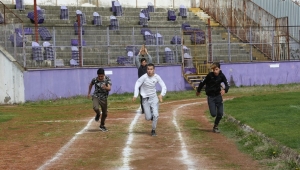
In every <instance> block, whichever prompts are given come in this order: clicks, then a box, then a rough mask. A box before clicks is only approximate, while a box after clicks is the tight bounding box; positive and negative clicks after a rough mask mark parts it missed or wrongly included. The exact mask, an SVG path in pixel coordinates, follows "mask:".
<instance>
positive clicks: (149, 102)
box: [132, 63, 167, 136]
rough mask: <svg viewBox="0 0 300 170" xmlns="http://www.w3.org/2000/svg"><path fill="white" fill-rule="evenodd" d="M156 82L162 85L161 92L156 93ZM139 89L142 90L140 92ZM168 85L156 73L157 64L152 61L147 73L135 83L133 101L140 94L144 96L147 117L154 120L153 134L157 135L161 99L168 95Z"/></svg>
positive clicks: (143, 101)
mask: <svg viewBox="0 0 300 170" xmlns="http://www.w3.org/2000/svg"><path fill="white" fill-rule="evenodd" d="M156 83H159V85H160V86H161V93H160V94H159V95H158V96H157V94H156ZM139 90H141V91H140V92H139ZM166 92H167V87H166V85H165V83H164V81H163V80H162V79H161V77H160V76H159V75H158V74H155V66H154V64H152V63H150V64H148V65H147V74H144V75H143V76H141V77H140V78H139V79H138V80H137V81H136V83H135V87H134V96H133V98H132V101H135V100H136V98H137V97H138V95H139V94H141V96H142V98H143V99H142V103H143V106H144V111H145V119H146V120H152V131H151V135H152V136H156V132H155V130H156V125H157V120H158V116H159V114H158V107H159V101H160V102H162V101H163V100H162V98H163V96H164V95H166Z"/></svg>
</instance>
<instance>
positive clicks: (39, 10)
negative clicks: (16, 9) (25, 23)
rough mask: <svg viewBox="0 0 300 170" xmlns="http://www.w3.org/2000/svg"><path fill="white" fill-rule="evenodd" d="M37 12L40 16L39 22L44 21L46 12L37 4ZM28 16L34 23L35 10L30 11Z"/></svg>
mask: <svg viewBox="0 0 300 170" xmlns="http://www.w3.org/2000/svg"><path fill="white" fill-rule="evenodd" d="M37 14H38V18H37V20H38V24H41V23H43V22H44V12H43V10H42V9H41V8H40V7H39V6H37ZM27 18H29V19H30V21H31V22H32V23H34V11H31V12H28V14H27Z"/></svg>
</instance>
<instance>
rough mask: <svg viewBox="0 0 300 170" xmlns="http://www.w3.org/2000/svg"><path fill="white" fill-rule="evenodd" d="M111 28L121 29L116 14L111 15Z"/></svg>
mask: <svg viewBox="0 0 300 170" xmlns="http://www.w3.org/2000/svg"><path fill="white" fill-rule="evenodd" d="M109 30H119V21H118V19H117V18H116V17H115V16H110V25H109Z"/></svg>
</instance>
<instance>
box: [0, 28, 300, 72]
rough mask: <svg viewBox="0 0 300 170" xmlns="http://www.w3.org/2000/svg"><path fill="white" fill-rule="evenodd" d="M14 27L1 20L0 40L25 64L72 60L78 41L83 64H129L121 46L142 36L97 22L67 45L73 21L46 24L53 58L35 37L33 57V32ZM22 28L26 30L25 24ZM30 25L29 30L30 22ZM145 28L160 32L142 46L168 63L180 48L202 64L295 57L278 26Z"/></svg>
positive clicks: (135, 44) (137, 43)
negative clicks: (61, 24)
mask: <svg viewBox="0 0 300 170" xmlns="http://www.w3.org/2000/svg"><path fill="white" fill-rule="evenodd" d="M21 28H22V27H21ZM21 28H17V29H21ZM14 29H16V24H14V25H10V24H7V25H4V26H2V27H0V33H1V35H0V39H1V42H0V44H1V45H2V46H3V47H4V48H5V49H6V50H7V51H8V52H9V53H10V54H11V55H12V56H14V58H15V59H16V60H17V61H18V62H19V63H20V64H21V65H22V66H24V67H26V68H41V67H56V66H64V67H69V66H72V65H71V64H70V60H71V59H72V47H73V46H75V47H77V48H79V47H81V49H82V50H81V53H82V54H81V57H82V60H81V61H82V66H84V67H88V66H100V65H107V66H124V65H134V60H133V57H130V56H128V55H127V52H128V51H127V50H126V47H129V46H131V49H134V50H136V51H133V53H135V54H137V53H136V52H138V51H139V49H140V48H141V46H142V44H144V43H146V42H148V41H145V38H144V36H143V35H142V34H141V30H140V28H133V27H127V28H121V29H120V30H115V31H112V30H109V29H108V28H103V27H101V28H100V27H99V28H98V27H88V28H87V27H86V28H85V29H84V30H85V33H84V34H83V35H82V38H81V40H82V42H81V44H82V46H80V43H78V44H77V45H73V46H72V45H71V42H72V40H77V41H78V35H75V34H74V32H73V31H70V30H73V29H74V28H73V27H70V28H68V27H52V28H48V30H49V32H50V33H51V36H52V38H51V40H49V41H48V42H49V43H50V44H51V45H52V46H51V47H52V48H53V51H54V59H53V60H50V61H49V60H47V58H46V56H45V54H44V53H45V48H44V47H43V43H44V42H45V41H43V40H39V45H40V47H41V48H42V55H43V59H42V60H38V61H37V60H34V58H33V51H32V49H33V47H32V42H34V40H33V39H34V37H35V36H34V35H32V34H25V32H24V31H23V32H22V34H21V35H18V34H17V33H16V32H15V31H14ZM23 29H28V30H30V29H29V28H28V27H26V28H23ZM31 29H32V30H33V28H31ZM150 29H151V30H152V34H157V33H160V34H161V35H162V40H161V41H160V43H159V40H158V39H157V38H154V40H153V42H150V44H146V48H147V49H148V51H149V54H150V55H151V56H152V58H153V62H154V63H155V64H160V65H173V64H181V63H183V64H184V65H186V64H185V63H184V61H185V60H186V59H185V58H184V54H185V53H188V54H189V56H190V57H191V58H192V59H193V60H194V61H197V62H198V63H203V64H205V63H209V62H214V61H221V62H254V61H255V62H259V61H267V60H270V61H282V60H299V59H300V58H299V56H300V51H299V50H298V49H299V43H297V42H294V41H291V42H289V43H286V41H287V40H286V39H282V37H285V36H280V35H278V34H277V32H278V31H276V30H280V29H283V28H278V27H243V29H241V28H239V27H223V26H220V27H209V26H207V27H206V28H204V29H203V28H202V30H200V32H202V34H201V36H202V37H199V31H193V32H184V31H181V28H150ZM241 31H242V33H241ZM180 34H181V35H180ZM237 35H239V37H238V36H237ZM18 36H21V37H22V38H23V40H22V43H19V44H18V41H17V38H18ZM175 36H178V37H180V38H181V41H180V42H179V43H175V44H172V43H171V42H170V41H171V40H172V38H173V37H175ZM9 37H12V38H9ZM241 37H243V38H241ZM12 40H13V43H12V42H11V41H12ZM175 41H176V40H175ZM151 43H152V44H151ZM165 48H170V49H171V51H172V53H173V54H172V56H173V58H172V60H169V59H170V58H168V57H167V56H166V55H165ZM119 57H123V58H125V59H126V62H125V63H119V62H118V59H119ZM188 60H189V59H188ZM58 61H60V63H59V64H57V62H58ZM61 63H62V64H61ZM78 66H79V65H78Z"/></svg>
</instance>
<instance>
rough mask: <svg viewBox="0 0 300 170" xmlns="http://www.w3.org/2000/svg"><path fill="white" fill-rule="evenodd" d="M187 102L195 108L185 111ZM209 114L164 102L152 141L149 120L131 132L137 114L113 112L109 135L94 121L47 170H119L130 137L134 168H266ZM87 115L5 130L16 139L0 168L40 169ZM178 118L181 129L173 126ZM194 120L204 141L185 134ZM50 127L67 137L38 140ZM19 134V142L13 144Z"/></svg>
mask: <svg viewBox="0 0 300 170" xmlns="http://www.w3.org/2000/svg"><path fill="white" fill-rule="evenodd" d="M195 102H198V103H195ZM200 102H202V104H200ZM189 103H195V104H191V105H189V106H183V105H184V104H189ZM136 106H137V105H136ZM180 107H181V108H180ZM207 109H208V107H207V104H206V101H205V99H204V98H201V99H192V100H181V101H175V102H165V103H162V104H161V105H160V117H159V121H158V126H157V134H158V136H156V137H152V136H150V131H151V122H150V121H146V120H145V118H144V115H143V114H141V115H140V116H139V118H138V120H137V123H136V125H135V126H134V128H133V131H132V132H131V133H128V131H129V125H130V123H131V122H132V120H133V119H134V117H135V116H136V114H138V113H135V111H134V110H131V111H128V110H126V111H124V110H116V109H113V108H111V109H110V110H109V116H108V118H107V121H106V127H107V128H108V129H109V132H101V131H99V130H98V126H99V123H95V122H92V124H91V126H90V127H89V128H88V129H87V130H85V131H84V133H83V134H78V135H77V136H76V139H75V140H74V141H73V142H72V143H71V144H70V145H69V146H67V147H66V148H65V150H64V152H62V155H60V156H59V157H58V159H57V160H55V161H53V162H51V163H49V165H47V166H45V168H44V169H120V168H121V167H122V165H123V154H122V153H123V149H124V148H125V146H126V142H127V140H128V137H129V135H132V136H133V139H132V143H131V144H130V145H128V146H130V148H131V154H130V156H129V159H130V160H129V167H130V169H164V170H168V169H170V170H171V169H222V170H223V169H244V170H247V169H249V170H253V169H262V167H261V166H260V165H259V164H258V162H256V161H254V160H252V159H251V158H250V157H249V156H248V155H246V154H243V153H241V152H240V151H239V150H238V149H237V146H236V145H235V143H234V141H233V140H231V139H227V138H226V137H225V136H223V135H222V133H221V134H216V133H213V132H212V130H211V129H212V123H211V121H210V120H209V119H208V118H207V116H206V115H205V113H204V112H205V111H206V110H207ZM70 112H71V111H70ZM84 112H89V114H88V115H90V117H88V118H83V119H81V120H80V121H74V122H68V123H62V122H56V123H53V124H51V125H47V126H45V125H44V124H41V125H40V124H39V123H33V124H32V125H31V126H32V127H31V128H29V127H30V126H27V127H28V128H26V129H20V130H18V131H17V132H16V133H15V134H13V135H11V134H9V133H10V132H9V129H6V130H5V132H4V131H2V132H1V133H2V134H5V133H7V134H9V136H12V137H11V138H12V140H11V141H9V142H0V148H1V150H0V154H1V157H2V158H1V159H0V169H37V168H39V167H40V166H41V165H43V164H44V163H45V162H46V161H47V160H49V159H51V158H53V157H54V156H55V154H56V153H57V152H58V151H59V150H60V149H61V148H62V147H63V146H65V145H66V144H67V143H68V142H69V141H70V140H71V139H72V138H73V136H74V134H76V132H79V131H80V130H81V129H82V128H83V127H85V126H86V124H87V122H88V121H89V120H90V119H92V118H93V116H94V114H93V113H91V109H90V108H89V109H88V110H87V111H84ZM174 114H176V122H177V124H178V127H179V129H176V127H175V125H174V123H173V119H174V117H173V115H174ZM191 120H193V121H196V122H197V124H198V125H199V127H197V128H196V129H192V131H193V132H195V133H199V135H200V136H201V137H200V139H198V138H197V139H195V138H193V136H192V135H191V134H190V133H189V132H190V131H188V130H187V129H185V123H186V122H187V121H191ZM14 123H18V122H14ZM221 127H222V126H221V125H220V128H221ZM49 128H59V129H60V130H61V131H62V132H63V133H65V134H66V136H64V137H58V138H55V137H53V138H50V139H48V140H47V141H45V140H39V138H37V137H36V136H35V135H36V134H37V133H40V132H41V131H47V129H49ZM221 130H222V129H221ZM179 133H180V134H181V136H182V138H183V142H184V144H185V147H184V149H185V151H186V152H187V157H186V158H184V157H183V153H182V148H183V146H182V145H183V143H182V141H181V140H180V139H179ZM20 134H23V135H20ZM67 134H70V135H67ZM17 135H20V137H19V138H18V139H17V140H15V137H16V136H17ZM22 138H24V139H26V140H25V141H24V140H22Z"/></svg>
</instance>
